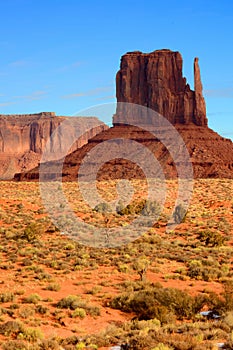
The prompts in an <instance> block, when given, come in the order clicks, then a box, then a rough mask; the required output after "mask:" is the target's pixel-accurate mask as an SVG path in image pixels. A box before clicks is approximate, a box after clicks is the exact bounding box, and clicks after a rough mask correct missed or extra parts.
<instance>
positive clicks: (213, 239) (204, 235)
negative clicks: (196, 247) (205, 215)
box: [197, 230, 226, 247]
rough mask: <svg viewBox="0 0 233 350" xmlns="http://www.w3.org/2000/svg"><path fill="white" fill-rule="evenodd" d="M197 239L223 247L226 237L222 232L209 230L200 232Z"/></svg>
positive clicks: (211, 245)
mask: <svg viewBox="0 0 233 350" xmlns="http://www.w3.org/2000/svg"><path fill="white" fill-rule="evenodd" d="M197 239H198V240H199V241H200V242H202V243H204V244H205V245H206V246H209V247H221V246H222V245H224V243H225V241H226V238H225V237H224V236H223V235H221V233H218V232H213V231H209V230H205V231H201V232H199V233H198V235H197Z"/></svg>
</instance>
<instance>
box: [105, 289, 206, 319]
mask: <svg viewBox="0 0 233 350" xmlns="http://www.w3.org/2000/svg"><path fill="white" fill-rule="evenodd" d="M204 302H205V299H204V297H201V296H197V297H192V296H190V295H188V294H187V293H186V292H184V291H181V290H178V289H175V288H162V287H157V286H151V287H148V288H145V289H144V290H139V291H134V292H131V293H127V292H126V293H123V294H122V295H119V296H117V297H115V298H113V299H112V301H111V303H110V304H111V306H112V307H113V308H116V309H120V310H122V311H125V312H134V313H136V315H137V317H138V318H139V319H144V320H148V319H152V318H157V319H158V320H159V321H161V322H162V323H166V322H168V320H170V319H172V318H173V319H174V317H172V315H173V316H174V315H175V316H176V317H177V318H178V319H183V318H188V319H190V318H192V317H193V316H194V315H195V314H196V313H197V312H199V311H200V310H201V308H202V306H203V304H204Z"/></svg>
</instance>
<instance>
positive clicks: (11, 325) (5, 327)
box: [0, 321, 24, 336]
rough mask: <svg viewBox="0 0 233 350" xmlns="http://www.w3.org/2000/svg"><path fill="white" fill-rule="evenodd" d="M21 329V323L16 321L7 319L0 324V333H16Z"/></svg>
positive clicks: (21, 330)
mask: <svg viewBox="0 0 233 350" xmlns="http://www.w3.org/2000/svg"><path fill="white" fill-rule="evenodd" d="M23 330H24V327H23V324H22V323H20V322H17V321H7V322H5V323H2V324H0V334H2V335H5V336H10V335H17V334H19V333H20V332H23Z"/></svg>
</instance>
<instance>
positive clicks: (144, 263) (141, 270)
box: [133, 256, 150, 281]
mask: <svg viewBox="0 0 233 350" xmlns="http://www.w3.org/2000/svg"><path fill="white" fill-rule="evenodd" d="M149 265H150V260H149V259H148V258H147V257H143V256H142V257H139V258H138V259H136V260H135V261H134V263H133V269H134V270H135V271H137V273H138V274H139V276H140V281H145V279H146V272H147V269H148V267H149Z"/></svg>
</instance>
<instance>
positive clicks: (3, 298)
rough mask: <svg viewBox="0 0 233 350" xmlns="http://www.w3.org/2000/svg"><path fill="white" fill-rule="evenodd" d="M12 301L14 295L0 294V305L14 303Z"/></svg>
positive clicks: (9, 293)
mask: <svg viewBox="0 0 233 350" xmlns="http://www.w3.org/2000/svg"><path fill="white" fill-rule="evenodd" d="M14 299H15V296H14V293H11V292H6V293H1V294H0V303H9V302H11V301H14Z"/></svg>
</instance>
